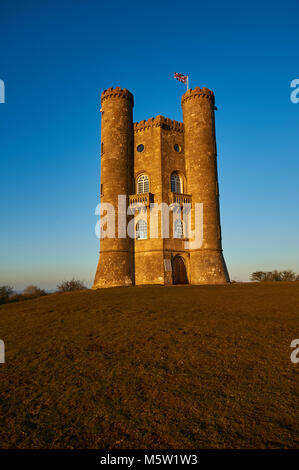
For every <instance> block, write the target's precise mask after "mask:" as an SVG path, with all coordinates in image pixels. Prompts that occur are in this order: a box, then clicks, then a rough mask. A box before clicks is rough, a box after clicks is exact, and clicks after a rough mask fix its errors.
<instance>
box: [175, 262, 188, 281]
mask: <svg viewBox="0 0 299 470" xmlns="http://www.w3.org/2000/svg"><path fill="white" fill-rule="evenodd" d="M173 283H174V284H188V278H187V271H186V266H185V263H184V260H183V258H182V257H181V256H175V257H174V258H173Z"/></svg>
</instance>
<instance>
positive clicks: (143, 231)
mask: <svg viewBox="0 0 299 470" xmlns="http://www.w3.org/2000/svg"><path fill="white" fill-rule="evenodd" d="M146 238H147V223H146V221H145V220H143V219H141V220H138V222H137V224H136V240H145V239H146Z"/></svg>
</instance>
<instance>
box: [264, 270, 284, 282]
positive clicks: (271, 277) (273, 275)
mask: <svg viewBox="0 0 299 470" xmlns="http://www.w3.org/2000/svg"><path fill="white" fill-rule="evenodd" d="M266 278H267V279H266V280H267V281H274V282H279V281H281V280H282V276H281V272H280V271H277V269H275V270H274V271H269V272H267V276H266Z"/></svg>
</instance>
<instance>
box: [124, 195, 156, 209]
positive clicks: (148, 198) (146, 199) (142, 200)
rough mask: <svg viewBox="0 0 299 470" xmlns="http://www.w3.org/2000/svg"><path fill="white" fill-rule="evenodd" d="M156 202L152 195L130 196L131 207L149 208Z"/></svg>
mask: <svg viewBox="0 0 299 470" xmlns="http://www.w3.org/2000/svg"><path fill="white" fill-rule="evenodd" d="M153 200H154V195H153V194H152V193H142V194H131V195H130V196H129V207H140V206H145V207H148V206H149V205H150V203H151V202H153Z"/></svg>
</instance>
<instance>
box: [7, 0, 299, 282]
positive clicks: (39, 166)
mask: <svg viewBox="0 0 299 470" xmlns="http://www.w3.org/2000/svg"><path fill="white" fill-rule="evenodd" d="M298 16H299V4H298V1H285V2H265V1H258V2H256V1H250V2H247V3H244V2H240V1H238V2H223V1H213V2H206V1H205V2H201V1H198V0H197V1H194V0H189V1H188V2H184V1H161V0H160V1H155V0H154V1H151V2H142V1H138V2H137V1H128V2H124V1H116V0H114V1H113V2H108V1H106V2H103V1H100V0H60V1H58V0H56V1H55V0H43V1H40V0H36V1H34V0H26V2H25V1H23V0H22V1H21V0H19V1H16V0H1V2H0V40H1V43H0V44H1V47H0V79H2V80H4V82H5V86H6V97H5V98H6V102H5V104H0V152H1V185H0V207H1V227H0V285H3V284H10V285H13V286H14V287H15V288H16V289H22V288H23V287H24V286H26V285H28V284H31V283H33V284H36V285H39V286H40V287H45V288H48V289H51V288H55V286H56V284H57V282H59V281H60V280H63V279H68V278H71V277H73V276H74V277H77V278H80V279H82V280H84V281H85V283H86V284H87V285H88V286H90V285H91V283H92V280H93V277H94V273H95V270H96V265H97V261H98V251H99V240H98V239H97V238H96V236H95V232H94V226H95V223H96V220H97V219H96V216H95V214H94V210H95V207H96V205H97V204H98V202H99V184H100V94H101V92H102V90H104V89H106V88H108V87H110V86H113V87H114V86H121V87H126V88H128V89H129V90H130V91H131V92H132V93H133V94H134V96H135V107H134V120H135V121H139V120H141V119H148V118H150V117H153V116H156V115H158V114H162V115H164V116H167V117H170V118H172V119H177V120H181V119H182V112H181V106H180V97H181V94H183V92H184V91H185V88H184V85H183V84H181V83H179V82H178V81H176V80H174V79H173V73H174V72H180V73H189V74H190V77H191V79H190V86H191V88H192V87H195V86H206V87H208V88H211V89H212V90H214V92H215V96H216V105H217V107H218V111H217V112H216V130H217V144H218V154H219V156H218V165H219V182H220V201H221V216H222V232H223V248H224V255H225V258H226V261H227V265H228V269H229V272H230V275H231V278H232V279H237V280H247V279H248V277H249V274H250V273H251V272H252V271H254V270H258V269H261V270H271V269H274V268H278V269H284V268H291V269H294V270H295V271H297V272H299V250H298V233H299V216H298V196H299V185H298V171H299V151H298V148H299V147H298V144H299V139H298V137H299V135H298V124H299V103H298V104H293V103H291V101H290V93H291V88H290V83H291V81H292V80H293V79H295V78H299V60H298V55H299V34H298Z"/></svg>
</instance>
